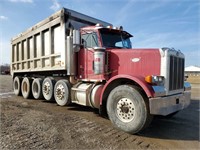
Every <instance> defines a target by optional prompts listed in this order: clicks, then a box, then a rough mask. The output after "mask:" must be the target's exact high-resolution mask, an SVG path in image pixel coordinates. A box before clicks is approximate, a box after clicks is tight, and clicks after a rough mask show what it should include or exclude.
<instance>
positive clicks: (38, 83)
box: [32, 78, 43, 99]
mask: <svg viewBox="0 0 200 150" xmlns="http://www.w3.org/2000/svg"><path fill="white" fill-rule="evenodd" d="M32 94H33V97H34V98H35V99H41V98H42V97H43V95H42V79H41V78H36V79H34V80H33V83H32Z"/></svg>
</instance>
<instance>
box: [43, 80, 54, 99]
mask: <svg viewBox="0 0 200 150" xmlns="http://www.w3.org/2000/svg"><path fill="white" fill-rule="evenodd" d="M54 85H55V80H54V79H53V78H51V77H47V78H45V79H44V81H43V83H42V94H43V96H44V98H45V100H47V101H53V99H54V96H53V91H54V90H53V89H54Z"/></svg>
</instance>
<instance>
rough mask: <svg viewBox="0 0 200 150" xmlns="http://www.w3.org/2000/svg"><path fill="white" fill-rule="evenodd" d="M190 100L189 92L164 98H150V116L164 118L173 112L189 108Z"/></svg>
mask: <svg viewBox="0 0 200 150" xmlns="http://www.w3.org/2000/svg"><path fill="white" fill-rule="evenodd" d="M190 98H191V92H190V91H185V92H184V93H181V94H177V95H171V96H166V97H157V98H150V99H149V106H150V114H153V115H163V116H166V115H169V114H171V113H173V112H176V111H179V110H182V109H184V108H186V107H188V106H189V104H190Z"/></svg>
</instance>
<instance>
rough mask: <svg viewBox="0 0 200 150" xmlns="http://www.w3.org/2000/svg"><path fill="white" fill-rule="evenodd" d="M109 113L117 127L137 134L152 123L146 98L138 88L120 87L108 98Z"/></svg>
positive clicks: (130, 86)
mask: <svg viewBox="0 0 200 150" xmlns="http://www.w3.org/2000/svg"><path fill="white" fill-rule="evenodd" d="M107 113H108V116H109V119H110V120H111V122H112V123H113V124H114V126H115V127H117V128H119V129H121V130H123V131H125V132H128V133H131V134H135V133H138V132H139V131H141V130H143V129H144V128H145V127H147V126H148V125H149V124H150V122H151V120H152V119H151V117H150V114H149V108H148V104H147V102H145V97H144V96H143V95H142V93H141V92H140V90H139V89H138V88H137V87H136V86H132V85H120V86H118V87H116V88H114V89H113V90H112V91H111V93H110V94H109V96H108V100H107Z"/></svg>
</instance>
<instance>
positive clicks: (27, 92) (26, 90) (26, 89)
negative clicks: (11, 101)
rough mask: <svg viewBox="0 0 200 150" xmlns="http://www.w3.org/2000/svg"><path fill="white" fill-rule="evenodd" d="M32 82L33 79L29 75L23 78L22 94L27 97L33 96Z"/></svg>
mask: <svg viewBox="0 0 200 150" xmlns="http://www.w3.org/2000/svg"><path fill="white" fill-rule="evenodd" d="M31 83H32V79H29V78H27V77H25V78H24V79H23V80H22V84H21V91H22V96H23V97H24V98H26V99H28V98H30V97H31Z"/></svg>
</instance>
